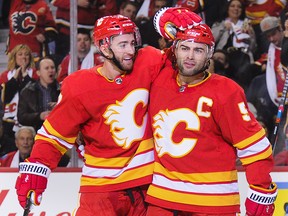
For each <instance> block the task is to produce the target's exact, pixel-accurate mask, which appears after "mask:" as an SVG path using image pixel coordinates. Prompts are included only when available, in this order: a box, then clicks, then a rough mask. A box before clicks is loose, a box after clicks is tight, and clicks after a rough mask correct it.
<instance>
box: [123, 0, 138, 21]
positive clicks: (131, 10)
mask: <svg viewBox="0 0 288 216" xmlns="http://www.w3.org/2000/svg"><path fill="white" fill-rule="evenodd" d="M138 10H139V5H138V3H137V2H133V1H128V0H126V1H124V2H123V3H122V4H121V6H120V10H119V14H121V15H123V16H126V17H128V18H129V19H131V20H132V21H135V18H136V14H137V11H138Z"/></svg>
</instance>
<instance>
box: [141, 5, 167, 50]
mask: <svg viewBox="0 0 288 216" xmlns="http://www.w3.org/2000/svg"><path fill="white" fill-rule="evenodd" d="M153 6H154V7H153V14H152V17H153V16H154V15H155V14H156V12H157V11H159V10H160V9H161V8H164V7H168V6H169V1H168V0H155V1H153ZM136 24H137V26H138V27H139V30H140V34H141V38H142V43H143V46H147V45H150V46H153V47H155V48H158V49H159V48H160V44H159V40H161V37H160V35H159V34H158V33H157V32H156V30H155V28H154V25H153V18H152V19H150V17H149V19H148V18H147V19H146V20H143V19H139V18H138V19H137V21H136ZM167 44H168V41H167Z"/></svg>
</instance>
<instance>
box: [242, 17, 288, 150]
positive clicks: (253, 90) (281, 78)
mask: <svg viewBox="0 0 288 216" xmlns="http://www.w3.org/2000/svg"><path fill="white" fill-rule="evenodd" d="M260 28H261V31H262V33H263V34H264V35H265V36H266V38H267V40H268V41H269V42H270V45H269V49H268V54H267V63H266V69H265V73H263V74H261V75H259V76H256V77H255V78H254V79H253V80H252V81H251V84H250V86H249V89H248V91H247V100H248V101H249V102H251V103H252V104H253V105H254V106H255V108H256V109H257V113H258V115H260V116H262V119H265V120H266V122H265V124H266V126H267V128H268V130H269V131H270V135H271V134H272V132H273V128H274V121H275V120H274V119H275V117H276V114H277V107H278V105H279V102H280V99H281V96H282V91H283V87H284V82H285V76H286V73H285V71H284V70H283V67H282V64H281V59H280V56H281V45H282V41H283V38H284V32H283V29H282V27H281V24H280V20H279V19H278V18H277V17H273V16H267V17H265V18H264V19H263V20H262V21H261V22H260ZM278 147H279V148H280V146H279V145H277V148H278ZM276 152H277V149H276Z"/></svg>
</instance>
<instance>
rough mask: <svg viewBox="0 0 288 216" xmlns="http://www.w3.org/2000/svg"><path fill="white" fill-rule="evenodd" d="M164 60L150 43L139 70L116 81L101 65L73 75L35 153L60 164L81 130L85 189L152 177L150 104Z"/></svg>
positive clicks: (129, 184) (131, 183) (136, 182)
mask: <svg viewBox="0 0 288 216" xmlns="http://www.w3.org/2000/svg"><path fill="white" fill-rule="evenodd" d="M163 61H164V59H163V56H162V54H161V52H160V50H156V49H155V48H152V47H145V48H143V49H140V50H139V51H138V55H137V58H136V61H135V64H134V68H133V72H132V73H130V74H126V75H123V76H120V77H117V78H116V79H115V80H113V81H110V80H108V79H106V78H105V77H103V76H102V75H101V72H100V70H101V67H102V66H101V65H99V66H96V67H94V68H91V69H86V70H81V71H78V72H76V73H73V74H71V75H69V76H68V77H67V78H65V80H64V81H63V85H62V90H61V95H60V98H59V101H58V104H57V105H56V107H55V108H54V109H53V111H52V112H51V114H50V115H49V116H48V118H47V120H46V121H45V122H44V124H43V126H42V128H41V129H40V130H39V131H38V134H37V135H36V138H35V139H36V142H35V144H34V147H33V150H32V154H31V157H32V158H34V159H36V161H39V162H41V163H44V164H46V165H47V166H49V167H50V168H52V169H53V168H55V167H56V166H57V163H58V161H59V159H60V157H61V155H62V154H64V152H65V151H66V150H67V149H71V148H72V147H73V145H74V143H75V140H76V137H77V134H78V132H79V131H81V132H82V134H83V137H84V140H85V143H86V145H85V159H86V161H85V165H84V167H83V169H82V178H81V188H80V192H91V191H94V192H105V191H115V190H121V189H125V188H131V187H135V186H139V185H143V184H148V183H150V182H151V180H152V170H153V163H154V156H153V141H152V132H151V127H150V124H148V123H147V121H148V116H147V115H148V114H147V109H148V108H147V106H148V100H149V91H150V87H151V83H152V82H153V80H154V79H155V77H156V76H157V75H158V73H159V71H160V69H161V67H162V65H163ZM43 152H45V154H43Z"/></svg>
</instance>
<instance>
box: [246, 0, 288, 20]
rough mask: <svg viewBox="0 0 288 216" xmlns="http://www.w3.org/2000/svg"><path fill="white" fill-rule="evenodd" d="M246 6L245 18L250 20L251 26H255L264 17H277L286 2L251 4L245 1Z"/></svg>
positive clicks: (273, 1)
mask: <svg viewBox="0 0 288 216" xmlns="http://www.w3.org/2000/svg"><path fill="white" fill-rule="evenodd" d="M244 2H245V1H244ZM246 4H247V6H246V8H245V12H246V16H247V18H249V19H250V20H251V24H252V25H255V24H259V23H260V22H261V20H262V19H263V18H264V17H265V16H268V15H269V16H276V17H279V16H280V13H281V11H282V10H283V9H284V7H285V5H286V0H261V1H259V0H257V1H255V2H253V3H250V2H249V1H247V3H246Z"/></svg>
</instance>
